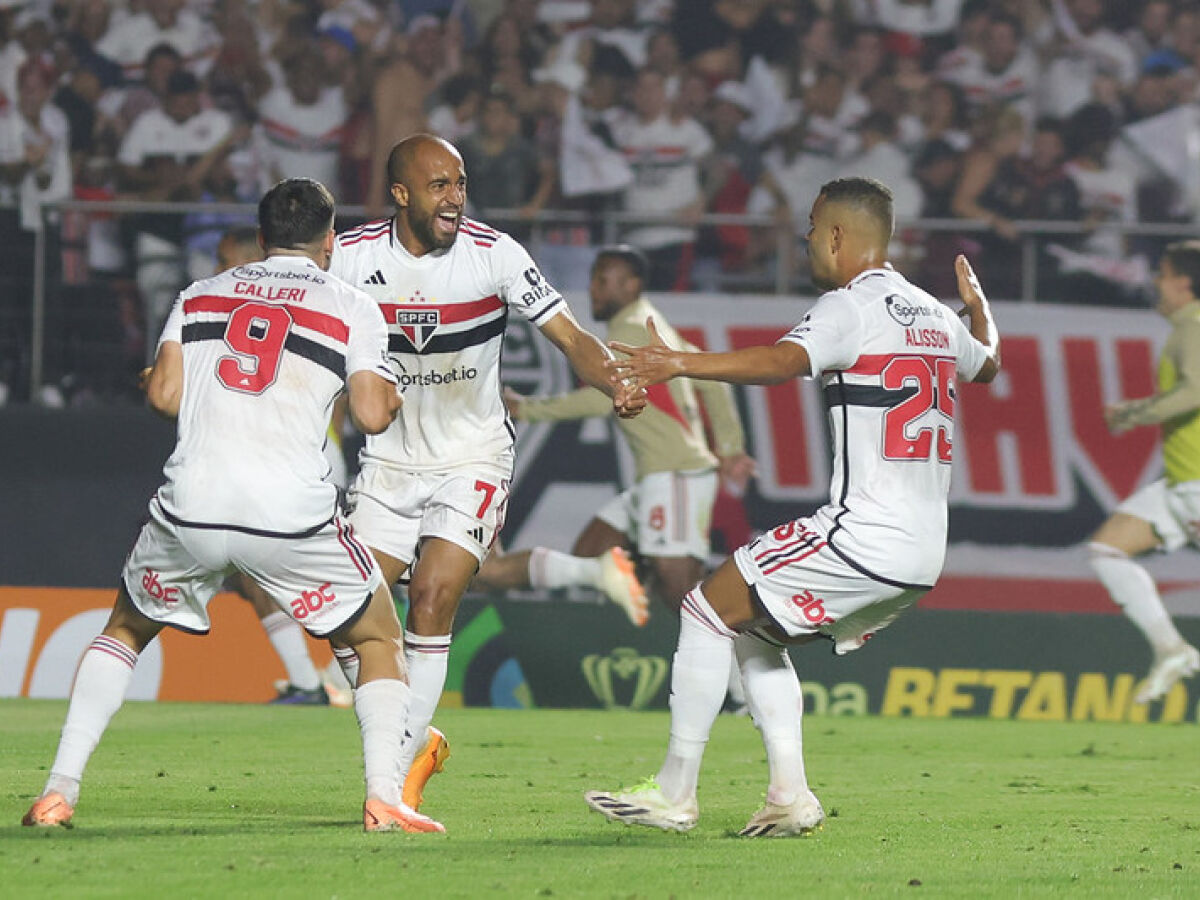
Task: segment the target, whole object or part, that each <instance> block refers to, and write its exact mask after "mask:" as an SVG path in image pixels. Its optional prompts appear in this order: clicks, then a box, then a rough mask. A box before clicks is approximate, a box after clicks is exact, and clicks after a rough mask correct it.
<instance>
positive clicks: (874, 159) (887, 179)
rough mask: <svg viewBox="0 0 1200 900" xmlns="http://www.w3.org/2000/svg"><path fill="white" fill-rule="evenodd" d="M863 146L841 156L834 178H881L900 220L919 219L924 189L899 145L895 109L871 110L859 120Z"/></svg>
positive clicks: (860, 137)
mask: <svg viewBox="0 0 1200 900" xmlns="http://www.w3.org/2000/svg"><path fill="white" fill-rule="evenodd" d="M858 138H859V149H858V152H857V153H855V154H853V155H852V156H848V157H846V158H844V159H840V160H838V162H837V164H836V165H835V167H834V174H833V177H834V178H844V177H849V176H852V175H861V176H867V177H870V178H877V179H879V180H880V181H882V182H883V183H884V184H886V185H887V186H888V187H889V188H891V190H892V205H893V208H894V209H895V213H896V220H897V221H900V222H903V221H905V220H910V219H915V218H916V217H917V216H918V215H919V214H920V212H921V189H920V187H919V186H918V185H917V182H916V180H915V179H914V178H913V177H912V175H911V174H909V160H908V157H907V156H906V155H905V154H904V151H902V150H901V149H900V148H899V147H898V146H897V145H896V119H895V118H894V117H893V116H892V114H891V113H888V112H883V111H877V112H872V113H868V114H867V115H866V116H864V117H863V120H862V121H861V122H859V124H858Z"/></svg>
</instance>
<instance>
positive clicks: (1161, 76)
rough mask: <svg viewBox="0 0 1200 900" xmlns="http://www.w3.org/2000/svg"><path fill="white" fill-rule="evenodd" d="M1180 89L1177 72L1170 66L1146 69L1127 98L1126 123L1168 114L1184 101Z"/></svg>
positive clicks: (1157, 65)
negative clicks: (1167, 112) (1169, 110)
mask: <svg viewBox="0 0 1200 900" xmlns="http://www.w3.org/2000/svg"><path fill="white" fill-rule="evenodd" d="M1179 89H1180V82H1179V80H1178V79H1177V78H1176V70H1175V69H1174V68H1172V67H1171V66H1170V65H1169V64H1156V65H1153V66H1150V67H1148V68H1146V69H1145V70H1144V71H1143V72H1142V74H1141V75H1139V76H1138V79H1137V81H1136V82H1134V85H1133V89H1132V90H1131V91H1130V92H1129V95H1128V97H1127V98H1126V103H1125V116H1124V119H1125V121H1126V122H1137V121H1139V120H1140V119H1149V118H1152V117H1153V116H1157V115H1159V114H1160V113H1164V112H1166V111H1167V110H1168V109H1170V108H1171V107H1173V106H1176V105H1177V104H1178V103H1179V102H1180V101H1181V100H1182V99H1183V98H1182V96H1180V92H1179Z"/></svg>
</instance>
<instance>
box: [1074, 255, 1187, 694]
mask: <svg viewBox="0 0 1200 900" xmlns="http://www.w3.org/2000/svg"><path fill="white" fill-rule="evenodd" d="M1155 286H1156V288H1157V290H1158V311H1159V313H1160V314H1161V315H1162V316H1163V317H1164V318H1166V319H1167V320H1168V321H1169V322H1170V323H1171V334H1170V336H1169V337H1168V338H1167V343H1166V345H1165V346H1164V347H1163V352H1162V357H1161V358H1160V359H1159V363H1158V392H1157V393H1155V394H1154V395H1153V396H1150V397H1143V398H1141V399H1138V400H1126V401H1125V402H1124V403H1118V404H1116V405H1114V406H1109V407H1107V408H1106V409H1105V410H1104V418H1105V420H1106V421H1107V422H1108V427H1109V428H1110V429H1111V430H1112V431H1113V432H1114V433H1115V434H1120V433H1122V432H1124V431H1128V430H1129V429H1130V428H1135V427H1137V426H1140V425H1161V426H1162V432H1163V444H1162V449H1163V463H1164V466H1165V468H1166V477H1165V478H1161V479H1159V480H1158V481H1155V482H1154V483H1153V484H1149V485H1147V486H1146V487H1144V488H1142V489H1141V490H1139V491H1137V492H1136V493H1134V494H1133V495H1132V496H1131V497H1128V498H1126V499H1125V501H1124V502H1122V503H1121V504H1120V505H1119V506H1118V507H1117V509H1116V512H1114V513H1113V514H1112V515H1111V516H1109V518H1108V520H1107V521H1106V522H1105V523H1104V524H1103V525H1101V526H1100V530H1099V531H1097V532H1096V533H1095V535H1093V536H1092V540H1091V542H1090V543H1089V544H1088V561H1089V562H1090V563H1091V566H1092V570H1093V571H1094V572H1095V573H1096V577H1097V578H1099V579H1100V581H1101V583H1102V584H1103V585H1104V586H1105V587H1106V588H1107V589H1108V593H1109V594H1110V595H1111V596H1112V598H1113V601H1114V602H1115V603H1116V604H1117V605H1118V606H1120V607H1121V609H1122V610H1124V612H1125V615H1126V616H1128V617H1129V620H1130V621H1131V622H1133V624H1134V625H1136V626H1137V627H1138V629H1139V630H1140V631H1141V632H1142V634H1144V635H1145V636H1146V640H1147V641H1149V642H1150V646H1151V648H1152V649H1153V651H1154V662H1153V664H1152V665H1151V666H1150V672H1149V674H1147V675H1146V678H1145V680H1144V681H1143V682H1142V684H1141V686H1140V687H1139V688H1138V691H1137V693H1136V694H1135V695H1134V698H1133V699H1134V701H1135V702H1136V703H1149V702H1150V701H1151V700H1157V699H1159V698H1160V697H1162V696H1164V695H1165V694H1166V693H1167V691H1169V690H1170V689H1171V687H1172V685H1174V684H1175V682H1177V681H1179V680H1180V679H1181V678H1188V677H1190V676H1192V675H1195V674H1196V673H1197V672H1200V651H1197V649H1196V648H1195V647H1193V646H1192V645H1191V644H1189V643H1188V642H1187V641H1185V640H1184V639H1183V636H1182V635H1180V633H1179V631H1178V630H1177V629H1176V628H1175V625H1174V623H1173V622H1172V621H1171V617H1170V615H1169V614H1168V613H1167V610H1166V608H1165V607H1164V606H1163V602H1162V597H1160V596H1159V593H1158V589H1157V588H1156V587H1155V585H1154V579H1153V578H1151V577H1150V573H1149V572H1147V571H1146V570H1145V569H1144V568H1143V567H1142V566H1141V565H1139V564H1138V563H1136V562H1134V559H1133V558H1134V557H1135V556H1140V555H1142V554H1144V553H1149V552H1150V551H1151V550H1159V551H1163V552H1170V551H1174V550H1178V549H1179V548H1180V547H1183V546H1184V545H1185V544H1187V543H1189V542H1190V543H1191V544H1193V545H1196V546H1200V293H1198V291H1200V241H1195V240H1192V241H1179V242H1178V243H1174V244H1171V245H1170V246H1168V247H1167V249H1166V252H1165V253H1163V256H1162V259H1161V260H1160V261H1159V264H1158V276H1157V278H1156V279H1155Z"/></svg>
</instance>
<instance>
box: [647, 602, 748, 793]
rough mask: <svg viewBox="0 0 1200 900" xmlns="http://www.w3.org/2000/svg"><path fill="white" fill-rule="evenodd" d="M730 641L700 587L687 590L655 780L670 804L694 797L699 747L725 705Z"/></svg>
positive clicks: (701, 755) (701, 749)
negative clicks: (667, 733)
mask: <svg viewBox="0 0 1200 900" xmlns="http://www.w3.org/2000/svg"><path fill="white" fill-rule="evenodd" d="M733 637H734V633H733V632H732V631H730V630H729V628H727V627H726V626H725V624H724V623H723V622H722V621H721V619H720V617H718V616H717V614H716V613H715V612H713V608H712V607H711V606H709V604H708V601H707V600H706V599H705V597H704V594H703V593H702V592H701V590H700V588H699V587H698V586H697V587H695V588H693V589H692V590H691V591H689V592H688V594H687V596H686V597H684V598H683V606H682V608H681V609H680V613H679V643H678V645H677V646H676V648H675V659H674V662H673V663H672V665H671V740H670V742H669V743H668V744H667V758H666V759H665V760H664V761H663V764H662V768H661V769H659V771H658V776H657V778H658V786H659V787H660V788H662V792H663V794H664V796H666V798H667V799H668V800H670V801H671V802H672V803H684V802H687V801H688V800H690V799H691V798H692V797H694V796H695V794H696V784H697V782H698V781H699V779H700V763H701V761H702V760H703V758H704V747H705V745H706V744H707V743H708V735H709V733H710V732H711V731H712V726H713V722H714V721H716V718H717V714H718V713H719V712H720V711H721V703H722V702H723V701H724V700H725V689H726V687H727V686H728V682H729V665H728V662H727V661H728V660H729V658H730V654H731V652H732V650H731V645H732V643H733Z"/></svg>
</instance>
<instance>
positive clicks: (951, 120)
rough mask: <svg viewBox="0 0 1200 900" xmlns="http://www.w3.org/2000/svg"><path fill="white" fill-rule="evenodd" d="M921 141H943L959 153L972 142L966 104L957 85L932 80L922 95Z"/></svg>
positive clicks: (924, 142)
mask: <svg viewBox="0 0 1200 900" xmlns="http://www.w3.org/2000/svg"><path fill="white" fill-rule="evenodd" d="M919 116H920V120H921V138H920V140H921V142H922V143H923V144H926V143H929V142H931V141H945V142H946V143H947V144H949V145H950V146H951V147H953V148H954V149H955V150H957V151H959V152H961V151H963V150H966V149H967V147H969V146H970V145H971V135H970V133H969V132H968V131H967V104H966V100H965V99H964V98H963V95H962V91H961V90H959V88H958V86H957V85H954V84H950V83H948V82H945V81H934V82H932V83H930V85H929V88H928V89H927V90H926V91H925V93H924V94H923V95H922V97H921V104H920V113H919Z"/></svg>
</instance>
